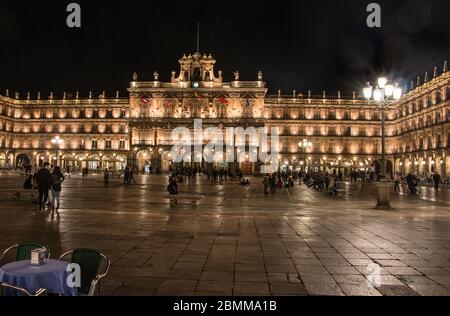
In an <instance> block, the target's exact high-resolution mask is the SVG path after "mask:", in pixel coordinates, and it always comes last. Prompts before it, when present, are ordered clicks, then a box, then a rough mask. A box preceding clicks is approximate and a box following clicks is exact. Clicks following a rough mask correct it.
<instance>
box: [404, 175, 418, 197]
mask: <svg viewBox="0 0 450 316" xmlns="http://www.w3.org/2000/svg"><path fill="white" fill-rule="evenodd" d="M406 183H407V184H408V189H409V194H411V195H415V194H416V177H415V176H414V173H413V172H412V171H411V172H410V173H409V174H408V175H407V176H406Z"/></svg>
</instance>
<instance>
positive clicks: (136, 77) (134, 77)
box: [133, 72, 138, 81]
mask: <svg viewBox="0 0 450 316" xmlns="http://www.w3.org/2000/svg"><path fill="white" fill-rule="evenodd" d="M137 80H138V76H137V73H136V72H134V73H133V81H137Z"/></svg>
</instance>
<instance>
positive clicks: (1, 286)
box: [0, 283, 47, 296]
mask: <svg viewBox="0 0 450 316" xmlns="http://www.w3.org/2000/svg"><path fill="white" fill-rule="evenodd" d="M5 290H13V291H16V292H17V293H18V294H20V295H22V296H47V290H46V289H42V288H41V289H39V290H37V291H36V292H34V293H30V292H28V291H27V290H25V289H24V288H21V287H18V286H14V285H10V284H7V283H0V296H6V293H5Z"/></svg>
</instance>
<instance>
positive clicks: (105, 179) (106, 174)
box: [103, 168, 109, 185]
mask: <svg viewBox="0 0 450 316" xmlns="http://www.w3.org/2000/svg"><path fill="white" fill-rule="evenodd" d="M103 182H104V183H105V185H108V184H109V169H108V168H105V170H104V171H103Z"/></svg>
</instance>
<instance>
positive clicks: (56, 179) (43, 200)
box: [23, 162, 65, 212]
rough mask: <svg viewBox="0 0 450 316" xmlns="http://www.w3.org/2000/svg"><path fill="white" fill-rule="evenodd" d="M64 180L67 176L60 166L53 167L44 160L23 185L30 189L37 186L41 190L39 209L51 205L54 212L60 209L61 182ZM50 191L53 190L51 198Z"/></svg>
mask: <svg viewBox="0 0 450 316" xmlns="http://www.w3.org/2000/svg"><path fill="white" fill-rule="evenodd" d="M64 180H65V177H64V174H63V173H62V171H61V168H60V167H58V166H55V167H53V168H52V167H51V165H50V163H49V162H44V164H43V166H42V168H40V169H39V170H38V171H37V172H36V173H35V174H34V175H29V176H27V179H26V180H25V182H24V185H23V187H24V189H29V190H31V189H33V188H37V189H38V191H39V196H38V204H39V210H45V207H46V206H47V205H49V207H50V208H51V210H52V212H54V211H55V210H56V211H58V209H59V206H60V197H61V190H62V185H61V184H62V182H63V181H64ZM49 191H50V192H51V199H50V200H49ZM48 202H50V204H48Z"/></svg>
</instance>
